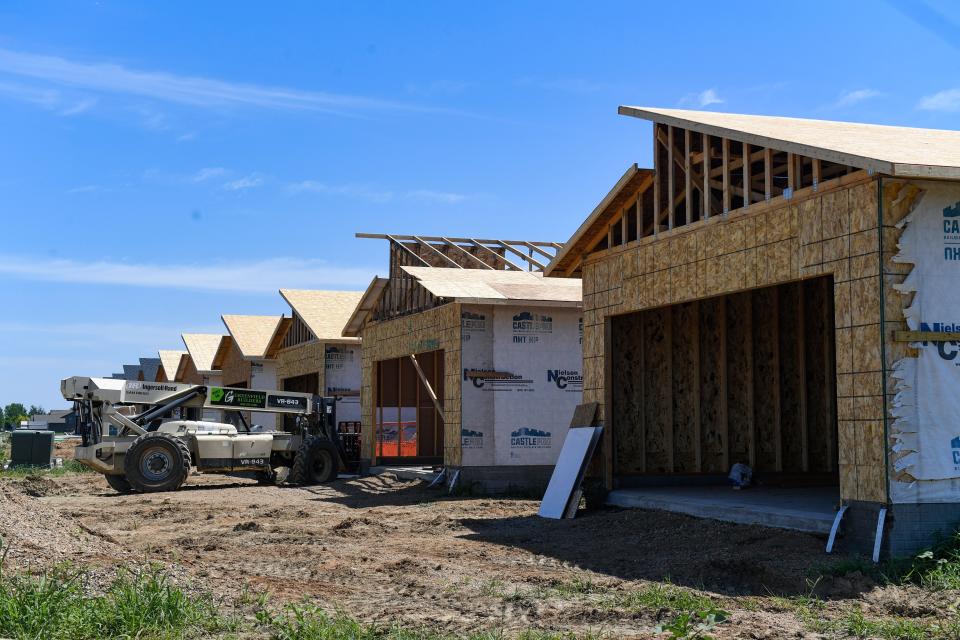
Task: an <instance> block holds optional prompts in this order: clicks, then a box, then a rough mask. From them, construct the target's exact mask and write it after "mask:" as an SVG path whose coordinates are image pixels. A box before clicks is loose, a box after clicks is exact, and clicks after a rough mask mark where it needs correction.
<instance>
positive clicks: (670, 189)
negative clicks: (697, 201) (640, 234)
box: [667, 125, 677, 230]
mask: <svg viewBox="0 0 960 640" xmlns="http://www.w3.org/2000/svg"><path fill="white" fill-rule="evenodd" d="M673 131H674V129H673V127H672V126H671V125H667V171H668V173H667V229H668V230H669V229H673V225H674V206H673V197H674V195H675V194H676V193H677V189H676V184H675V182H674V173H675V171H676V168H675V167H674V166H673V147H674V140H673V138H674V136H673Z"/></svg>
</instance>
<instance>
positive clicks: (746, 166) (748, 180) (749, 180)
mask: <svg viewBox="0 0 960 640" xmlns="http://www.w3.org/2000/svg"><path fill="white" fill-rule="evenodd" d="M751 164H753V163H752V162H751V161H750V145H749V144H747V143H746V142H744V143H743V206H745V207H749V206H750V204H751V202H750V201H751V194H752V193H753V176H751V175H750V171H751V169H752V167H751V166H750V165H751Z"/></svg>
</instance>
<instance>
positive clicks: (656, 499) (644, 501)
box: [607, 487, 840, 534]
mask: <svg viewBox="0 0 960 640" xmlns="http://www.w3.org/2000/svg"><path fill="white" fill-rule="evenodd" d="M839 502H840V490H839V489H838V488H837V487H805V488H797V489H783V488H779V487H778V488H767V487H750V488H748V489H743V490H741V491H734V490H733V489H732V488H731V487H643V488H631V489H617V490H615V491H611V492H610V494H609V496H608V497H607V504H608V505H611V506H616V507H627V508H634V509H655V510H660V511H673V512H675V513H685V514H687V515H691V516H696V517H698V518H712V519H714V520H724V521H726V522H737V523H740V524H758V525H763V526H765V527H777V528H780V529H793V530H795V531H808V532H811V533H822V534H829V533H830V526H831V524H833V518H834V516H835V515H836V509H837V505H838V504H839Z"/></svg>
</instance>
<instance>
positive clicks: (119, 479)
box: [103, 475, 133, 493]
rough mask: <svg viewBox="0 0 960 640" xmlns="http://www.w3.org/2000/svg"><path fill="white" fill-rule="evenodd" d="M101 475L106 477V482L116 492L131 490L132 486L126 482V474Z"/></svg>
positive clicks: (128, 491)
mask: <svg viewBox="0 0 960 640" xmlns="http://www.w3.org/2000/svg"><path fill="white" fill-rule="evenodd" d="M103 477H104V478H105V479H106V481H107V484H108V485H110V488H111V489H113V490H114V491H116V492H117V493H130V492H131V491H133V487H131V486H130V483H129V482H127V477H126V476H115V475H107V476H103Z"/></svg>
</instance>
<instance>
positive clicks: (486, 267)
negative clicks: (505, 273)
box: [443, 238, 495, 270]
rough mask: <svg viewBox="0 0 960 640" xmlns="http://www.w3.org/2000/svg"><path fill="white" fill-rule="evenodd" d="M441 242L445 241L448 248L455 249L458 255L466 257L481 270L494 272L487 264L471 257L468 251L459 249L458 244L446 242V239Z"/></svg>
mask: <svg viewBox="0 0 960 640" xmlns="http://www.w3.org/2000/svg"><path fill="white" fill-rule="evenodd" d="M443 240H444V241H446V243H447V245H448V246H450V247H453V248H454V249H456V250H457V251H459V252H460V253H462V254H463V255H465V256H466V257H468V258H470V259H471V260H473V261H474V262H476V263H477V264H478V265H480V268H481V269H490V270H495V269H494V268H493V267H491V266H490V265H489V264H487V263H486V262H484V261H483V260H481V259H480V258H478V257H477V256H475V255H473V254H472V253H470V252H469V251H467V250H466V249H464V248H463V247H461V246H460V245H459V244H457V243H456V242H451V241H450V240H447V239H446V238H443Z"/></svg>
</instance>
